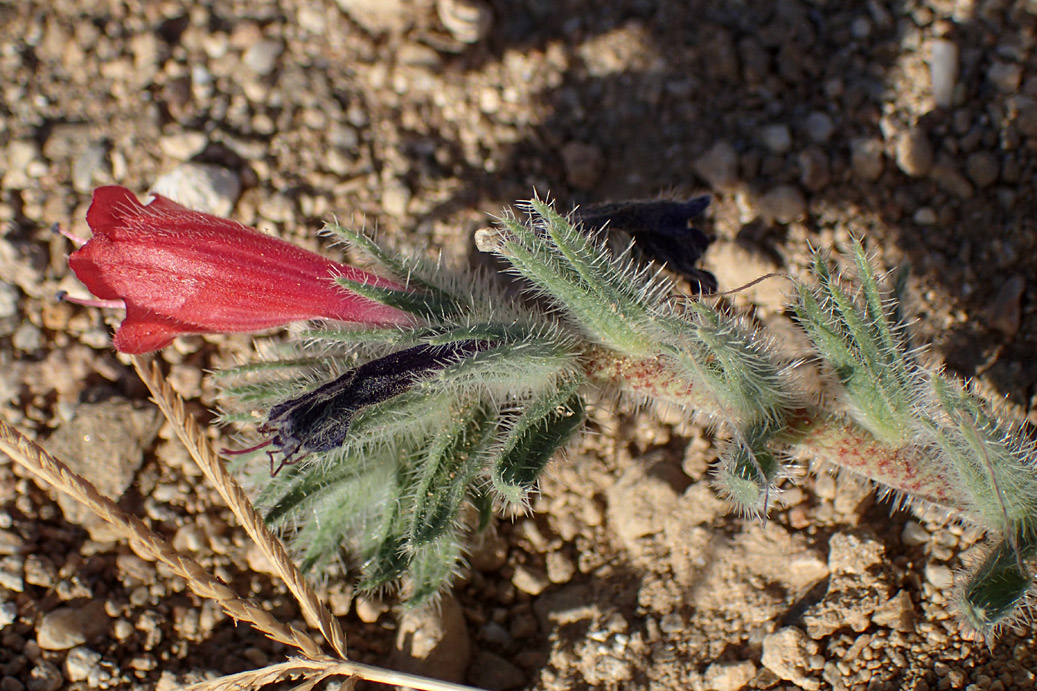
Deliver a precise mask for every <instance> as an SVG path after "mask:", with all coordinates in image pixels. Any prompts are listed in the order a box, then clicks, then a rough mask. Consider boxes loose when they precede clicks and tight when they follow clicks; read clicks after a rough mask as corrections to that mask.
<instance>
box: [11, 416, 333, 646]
mask: <svg viewBox="0 0 1037 691" xmlns="http://www.w3.org/2000/svg"><path fill="white" fill-rule="evenodd" d="M0 450H3V451H4V452H5V453H6V454H7V455H8V456H10V457H11V458H12V459H13V460H14V461H15V462H16V463H18V464H19V465H21V466H22V467H24V468H25V469H26V470H28V471H29V472H31V473H32V474H33V475H35V476H36V477H38V478H40V479H41V480H43V481H45V482H47V483H48V484H50V485H52V486H53V487H54V488H56V489H58V490H60V491H62V492H64V493H66V494H68V495H69V496H71V497H72V498H74V499H75V500H77V501H79V502H80V503H82V504H83V505H85V506H86V507H87V508H89V509H90V510H91V511H93V512H94V513H95V514H97V515H98V516H99V517H101V518H102V519H104V520H105V521H107V522H109V523H110V524H112V525H113V526H115V527H116V528H117V529H119V530H120V531H121V532H122V533H123V534H124V535H125V536H126V537H127V538H128V539H129V540H130V541H131V542H132V543H133V544H134V546H135V548H136V550H137V552H138V553H143V554H144V555H146V556H150V557H151V558H153V559H157V560H159V561H161V562H163V563H164V564H166V565H167V566H169V567H170V568H171V569H172V570H173V571H174V572H175V573H176V574H177V575H178V576H180V577H181V578H183V579H185V580H186V581H187V583H188V585H190V587H191V590H193V591H194V592H195V593H196V594H197V595H198V596H199V597H203V598H206V599H209V600H214V601H215V602H217V603H219V605H220V606H221V607H222V608H223V610H224V611H225V612H226V613H227V614H228V615H229V616H230V617H232V618H233V619H235V620H238V621H244V622H248V623H249V624H251V625H252V626H253V627H255V628H256V629H257V630H259V631H261V632H263V633H264V634H265V635H267V636H269V637H270V638H271V639H273V640H275V641H279V642H281V643H284V644H285V645H290V646H292V647H294V648H296V649H298V650H300V651H301V652H302V653H303V654H305V655H307V656H309V657H312V658H314V659H321V658H322V655H321V650H320V644H319V643H317V641H316V640H314V639H313V638H312V637H311V636H310V635H309V634H307V633H305V632H303V631H299V630H298V629H296V628H295V627H293V626H291V625H288V624H282V623H281V622H279V621H278V620H277V619H275V618H274V617H273V616H272V615H271V614H270V613H269V612H267V611H266V610H264V609H262V608H261V607H259V606H258V605H256V604H254V603H252V602H250V601H248V600H246V599H244V598H241V597H239V596H238V595H237V594H236V593H235V592H234V591H233V590H232V589H231V588H229V587H228V586H227V585H226V584H225V583H223V582H222V581H220V580H218V579H216V578H214V577H212V576H210V575H209V574H208V573H207V572H206V571H205V569H204V568H202V566H201V565H200V564H199V563H198V562H196V561H195V560H194V559H191V558H190V557H186V556H184V555H182V554H180V553H179V552H177V551H176V550H175V549H174V548H173V546H172V545H170V544H169V543H168V542H166V541H165V540H164V539H162V538H161V537H160V536H159V535H157V534H156V533H154V532H153V531H152V530H151V529H150V528H148V527H147V526H146V525H145V524H144V523H143V522H142V521H140V519H138V518H136V517H134V516H130V515H128V514H127V513H125V512H124V511H123V510H122V509H120V508H119V507H118V505H117V504H116V503H115V502H113V501H112V500H111V499H108V498H107V497H105V496H103V495H102V494H101V493H100V492H98V491H97V489H96V488H95V487H94V486H93V485H92V484H91V483H90V482H89V481H88V480H86V479H85V478H83V477H81V476H80V475H77V474H76V473H74V472H72V470H70V469H69V468H68V466H66V465H65V464H64V463H62V462H61V461H60V460H58V459H57V458H55V457H54V456H52V455H50V454H49V453H47V451H46V450H45V449H43V448H42V447H40V446H39V445H38V444H36V443H35V442H34V441H32V440H31V439H29V438H28V437H26V436H25V435H23V434H22V433H21V432H19V431H18V430H17V429H15V428H14V427H12V426H11V425H9V424H8V423H7V422H5V421H4V420H2V419H0ZM324 659H327V658H324Z"/></svg>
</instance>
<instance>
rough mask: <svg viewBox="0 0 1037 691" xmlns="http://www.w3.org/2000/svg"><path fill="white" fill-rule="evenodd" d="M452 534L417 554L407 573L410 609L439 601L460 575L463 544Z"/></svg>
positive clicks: (430, 544)
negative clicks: (445, 589)
mask: <svg viewBox="0 0 1037 691" xmlns="http://www.w3.org/2000/svg"><path fill="white" fill-rule="evenodd" d="M455 532H456V531H454V530H451V531H448V532H447V533H445V534H444V535H441V536H440V537H439V538H437V539H436V540H434V541H432V542H428V543H425V544H423V545H421V546H420V547H417V548H416V549H415V550H414V553H413V554H412V555H411V557H410V565H409V569H408V571H407V590H406V593H405V594H406V596H407V602H406V606H407V607H408V608H413V607H418V606H421V605H423V604H425V603H426V602H428V601H429V600H431V599H433V598H435V597H436V596H437V595H439V593H440V592H441V591H442V590H443V586H444V585H446V584H448V583H450V581H451V579H452V578H453V577H454V576H456V575H457V572H458V564H459V562H460V560H461V544H460V542H459V541H458V539H457V535H456V534H455Z"/></svg>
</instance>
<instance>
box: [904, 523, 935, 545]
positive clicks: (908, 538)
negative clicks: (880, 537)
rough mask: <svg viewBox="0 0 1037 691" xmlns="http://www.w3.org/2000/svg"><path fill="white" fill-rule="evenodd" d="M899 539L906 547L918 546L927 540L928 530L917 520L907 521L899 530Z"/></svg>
mask: <svg viewBox="0 0 1037 691" xmlns="http://www.w3.org/2000/svg"><path fill="white" fill-rule="evenodd" d="M900 539H901V540H902V541H903V543H904V545H906V546H907V547H918V546H919V545H924V544H925V543H927V542H929V531H927V530H926V529H925V528H923V527H922V525H921V524H920V523H918V522H917V521H908V522H907V523H905V524H904V529H903V530H902V531H901V532H900Z"/></svg>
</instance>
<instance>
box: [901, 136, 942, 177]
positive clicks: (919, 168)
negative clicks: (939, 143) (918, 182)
mask: <svg viewBox="0 0 1037 691" xmlns="http://www.w3.org/2000/svg"><path fill="white" fill-rule="evenodd" d="M895 155H896V161H897V167H898V168H900V170H902V171H903V172H904V174H906V175H910V176H911V177H913V178H920V177H924V176H926V175H928V174H929V171H931V170H932V168H933V146H932V144H931V143H930V142H929V135H928V133H927V132H925V130H923V129H921V128H917V127H915V128H912V129H911V130H910V131H909V132H906V133H905V134H903V135H901V136H900V137H899V138H898V139H897V143H896V150H895Z"/></svg>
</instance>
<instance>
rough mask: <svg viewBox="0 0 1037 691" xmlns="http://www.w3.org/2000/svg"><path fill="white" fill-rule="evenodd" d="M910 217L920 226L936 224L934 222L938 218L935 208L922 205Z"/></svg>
mask: <svg viewBox="0 0 1037 691" xmlns="http://www.w3.org/2000/svg"><path fill="white" fill-rule="evenodd" d="M912 218H913V219H914V222H915V223H917V224H918V225H920V226H931V225H936V222H937V221H938V220H940V217H939V216H938V215H937V213H936V210H935V209H933V208H932V207H929V206H923V207H922V208H920V209H919V210H918V211H916V212H915V214H914V216H913V217H912Z"/></svg>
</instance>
